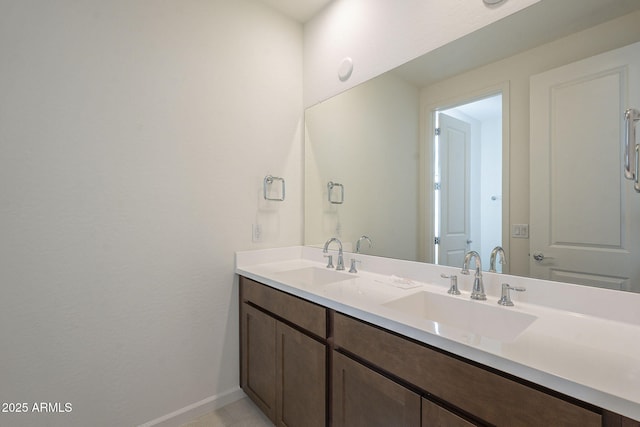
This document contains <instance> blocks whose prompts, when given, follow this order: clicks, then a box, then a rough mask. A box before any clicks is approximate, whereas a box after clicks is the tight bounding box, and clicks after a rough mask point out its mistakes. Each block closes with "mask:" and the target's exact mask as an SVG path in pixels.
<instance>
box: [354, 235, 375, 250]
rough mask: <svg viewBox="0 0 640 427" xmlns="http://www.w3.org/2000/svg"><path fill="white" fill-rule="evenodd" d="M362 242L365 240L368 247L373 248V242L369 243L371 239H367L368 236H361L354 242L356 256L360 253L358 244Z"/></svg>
mask: <svg viewBox="0 0 640 427" xmlns="http://www.w3.org/2000/svg"><path fill="white" fill-rule="evenodd" d="M363 240H366V241H367V242H369V247H371V246H373V242H371V239H370V238H369V236H365V235H362V236H361V237H360V238H359V239H358V241H357V242H356V253H357V254H359V253H360V242H362V241H363Z"/></svg>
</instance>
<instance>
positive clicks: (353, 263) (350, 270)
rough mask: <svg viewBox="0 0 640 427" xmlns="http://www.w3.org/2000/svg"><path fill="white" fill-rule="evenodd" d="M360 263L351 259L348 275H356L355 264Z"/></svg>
mask: <svg viewBox="0 0 640 427" xmlns="http://www.w3.org/2000/svg"><path fill="white" fill-rule="evenodd" d="M361 262H362V261H360V260H358V259H355V258H351V268H349V273H357V272H358V269H357V268H356V264H357V263H361Z"/></svg>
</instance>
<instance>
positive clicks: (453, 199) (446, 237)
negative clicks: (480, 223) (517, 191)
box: [437, 113, 471, 267]
mask: <svg viewBox="0 0 640 427" xmlns="http://www.w3.org/2000/svg"><path fill="white" fill-rule="evenodd" d="M439 127H440V135H439V138H438V157H439V162H440V236H439V237H440V243H439V244H438V245H437V248H438V263H439V264H442V265H450V266H455V267H461V266H462V263H463V261H464V255H465V253H466V251H467V246H468V244H469V243H470V241H469V237H470V218H469V217H470V214H469V212H470V200H469V198H470V191H469V185H470V167H469V164H470V145H471V143H470V141H471V126H470V125H469V123H466V122H464V121H462V120H458V119H456V118H453V117H451V116H448V115H446V114H442V113H440V114H439Z"/></svg>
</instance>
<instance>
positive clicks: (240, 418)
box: [182, 397, 273, 427]
mask: <svg viewBox="0 0 640 427" xmlns="http://www.w3.org/2000/svg"><path fill="white" fill-rule="evenodd" d="M182 427H273V424H272V423H271V421H269V419H268V418H267V417H266V416H265V415H264V414H263V413H262V412H261V411H260V410H259V409H258V408H257V407H256V406H255V405H254V404H253V402H251V400H249V398H248V397H245V398H243V399H240V400H238V401H236V402H233V403H230V404H229V405H227V406H223V407H222V408H220V409H218V410H215V411H213V412H210V413H208V414H206V415H203V416H201V417H200V418H198V419H196V420H193V421H191V422H189V423H187V424H184V425H183V426H182Z"/></svg>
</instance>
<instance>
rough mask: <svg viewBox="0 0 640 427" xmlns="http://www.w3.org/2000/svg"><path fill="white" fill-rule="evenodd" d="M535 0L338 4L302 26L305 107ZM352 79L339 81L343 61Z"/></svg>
mask: <svg viewBox="0 0 640 427" xmlns="http://www.w3.org/2000/svg"><path fill="white" fill-rule="evenodd" d="M538 1H539V0H509V1H507V2H503V3H502V4H500V5H498V6H493V7H491V6H487V5H485V4H484V2H482V1H481V0H476V1H469V0H447V1H424V0H403V1H402V3H401V4H400V5H399V4H398V2H395V1H389V0H340V1H334V2H332V3H330V4H329V5H328V6H327V7H326V8H325V9H324V10H323V11H322V12H321V13H320V14H318V15H317V16H315V17H314V18H313V19H311V20H310V21H308V22H307V23H306V24H305V26H304V104H305V107H309V106H311V105H314V104H316V103H317V102H319V101H322V100H324V99H326V98H328V97H330V96H333V95H335V94H337V93H340V92H342V91H344V90H346V89H349V88H350V87H353V86H355V85H357V84H359V83H362V82H364V81H367V80H369V79H370V78H372V77H375V76H377V75H379V74H381V73H383V72H385V71H388V70H391V69H392V68H395V67H397V66H398V65H401V64H403V63H405V62H407V61H410V60H411V59H414V58H416V57H418V56H421V55H423V54H424V53H427V52H430V51H432V50H434V49H436V48H438V47H440V46H443V45H445V44H447V43H448V42H450V41H453V40H456V39H458V38H460V37H462V36H464V35H467V34H469V33H471V32H473V31H475V30H477V29H479V28H482V27H484V26H486V25H488V24H490V23H492V22H495V21H497V20H499V19H501V18H504V17H505V16H508V15H510V14H512V13H514V12H517V11H518V10H521V9H523V8H525V7H527V6H530V5H532V4H534V3H537V2H538ZM345 57H350V58H352V60H353V64H354V67H353V74H352V75H351V78H350V79H349V80H347V81H346V82H341V81H340V80H339V79H338V69H339V67H340V64H341V62H342V60H343V59H344V58H345Z"/></svg>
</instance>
